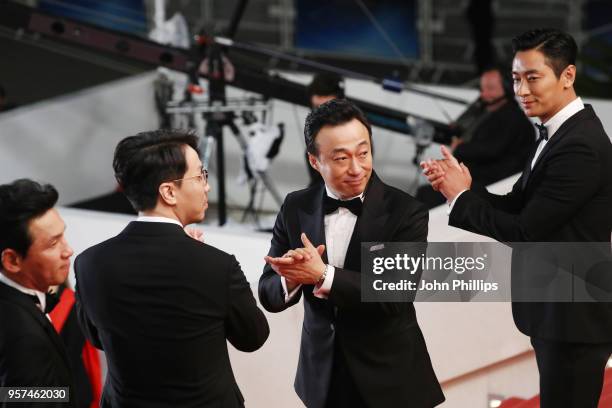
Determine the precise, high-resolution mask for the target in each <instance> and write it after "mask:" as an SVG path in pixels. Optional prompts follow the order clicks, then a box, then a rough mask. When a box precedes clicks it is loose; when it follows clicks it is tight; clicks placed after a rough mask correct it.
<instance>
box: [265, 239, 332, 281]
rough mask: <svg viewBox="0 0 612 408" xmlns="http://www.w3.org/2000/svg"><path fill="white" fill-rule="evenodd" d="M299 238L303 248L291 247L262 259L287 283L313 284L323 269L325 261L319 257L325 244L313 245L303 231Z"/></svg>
mask: <svg viewBox="0 0 612 408" xmlns="http://www.w3.org/2000/svg"><path fill="white" fill-rule="evenodd" d="M300 238H301V239H302V243H303V244H304V247H303V248H296V249H291V250H289V251H287V252H286V253H285V254H284V255H283V256H282V257H271V256H266V257H264V260H265V261H266V262H267V263H268V264H270V266H271V267H272V269H273V270H274V271H275V272H276V273H278V274H279V275H281V276H283V277H285V279H286V280H287V283H288V284H289V283H292V284H293V285H292V286H295V285H297V284H304V285H314V284H316V283H317V282H318V281H319V279H321V276H322V275H323V272H324V271H325V263H323V260H322V259H321V255H322V254H323V252H324V251H325V245H319V246H318V247H315V246H314V245H313V244H312V242H310V240H309V239H308V237H307V236H306V234H304V233H302V235H301V236H300Z"/></svg>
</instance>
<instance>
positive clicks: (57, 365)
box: [0, 179, 77, 407]
mask: <svg viewBox="0 0 612 408" xmlns="http://www.w3.org/2000/svg"><path fill="white" fill-rule="evenodd" d="M57 197H58V194H57V191H56V190H55V188H53V186H51V185H49V184H46V185H41V184H39V183H36V182H34V181H31V180H26V179H22V180H17V181H15V182H13V183H11V184H5V185H2V186H0V260H1V263H0V387H20V388H23V387H69V390H68V391H69V392H68V394H69V400H70V402H69V403H68V404H65V403H59V402H58V403H50V402H49V403H47V404H48V405H45V406H52V407H55V406H62V407H65V406H77V403H76V401H75V394H74V386H73V377H72V373H71V370H70V363H69V361H68V356H67V354H66V350H65V348H64V345H63V343H62V340H61V338H60V337H59V336H58V335H57V333H56V332H55V329H54V328H53V326H52V325H51V322H50V320H49V317H48V315H47V313H49V312H50V311H51V309H52V308H53V306H54V305H55V303H56V302H57V299H55V298H54V297H53V296H50V295H49V294H48V291H49V287H50V286H54V285H59V284H61V283H63V282H64V281H65V280H66V278H67V276H68V271H69V269H70V257H71V256H72V254H73V252H72V249H71V248H70V246H69V245H68V243H67V242H66V239H65V237H64V230H65V225H64V221H63V220H62V218H61V217H60V215H59V213H58V212H57V210H56V209H55V208H54V206H55V203H56V202H57ZM0 406H3V407H4V406H5V405H4V404H3V403H2V401H0Z"/></svg>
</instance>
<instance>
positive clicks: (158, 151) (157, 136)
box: [113, 129, 199, 211]
mask: <svg viewBox="0 0 612 408" xmlns="http://www.w3.org/2000/svg"><path fill="white" fill-rule="evenodd" d="M185 146H191V147H192V148H193V149H194V150H195V151H196V152H198V153H199V150H198V138H197V136H195V135H194V134H193V133H192V132H189V131H183V130H166V129H162V130H154V131H150V132H142V133H138V134H137V135H135V136H129V137H126V138H125V139H123V140H122V141H120V142H119V144H118V145H117V147H116V148H115V157H114V158H113V169H114V170H115V178H116V179H117V182H118V183H119V185H120V187H121V188H122V189H123V192H124V193H125V195H126V196H127V198H128V200H130V203H132V206H133V207H134V209H135V210H136V211H145V210H150V209H152V208H154V207H155V205H156V204H157V197H158V189H159V185H160V184H161V183H164V182H166V181H171V180H176V179H180V178H182V177H183V175H184V174H185V172H186V171H187V162H186V160H185ZM179 183H180V182H179Z"/></svg>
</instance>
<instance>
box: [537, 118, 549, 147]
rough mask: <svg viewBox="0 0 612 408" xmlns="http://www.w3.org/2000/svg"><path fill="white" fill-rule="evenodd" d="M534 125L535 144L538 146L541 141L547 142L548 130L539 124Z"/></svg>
mask: <svg viewBox="0 0 612 408" xmlns="http://www.w3.org/2000/svg"><path fill="white" fill-rule="evenodd" d="M535 125H536V127H537V128H538V141H537V142H536V143H537V144H540V142H541V141H542V140H548V129H546V126H544V124H539V123H536V124H535Z"/></svg>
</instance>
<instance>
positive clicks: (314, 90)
mask: <svg viewBox="0 0 612 408" xmlns="http://www.w3.org/2000/svg"><path fill="white" fill-rule="evenodd" d="M306 90H307V92H308V97H309V98H310V97H312V96H313V95H319V96H330V95H333V96H335V97H337V98H344V81H343V80H342V77H341V76H340V75H338V74H333V73H330V72H321V73H318V74H316V75H315V76H314V78H313V79H312V82H310V84H308V87H307V88H306Z"/></svg>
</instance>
